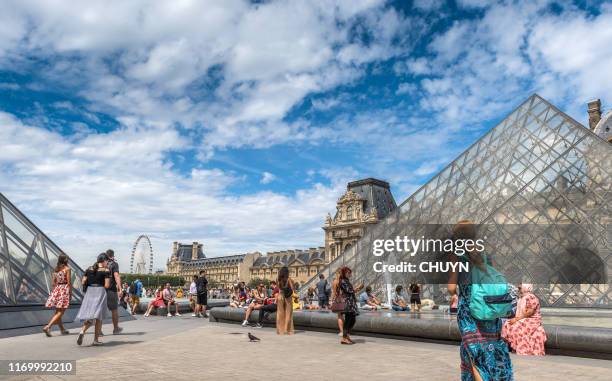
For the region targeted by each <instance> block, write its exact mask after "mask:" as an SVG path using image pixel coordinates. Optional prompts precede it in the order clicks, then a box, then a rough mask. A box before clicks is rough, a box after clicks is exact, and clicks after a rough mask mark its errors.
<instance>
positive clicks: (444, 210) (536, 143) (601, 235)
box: [302, 94, 612, 308]
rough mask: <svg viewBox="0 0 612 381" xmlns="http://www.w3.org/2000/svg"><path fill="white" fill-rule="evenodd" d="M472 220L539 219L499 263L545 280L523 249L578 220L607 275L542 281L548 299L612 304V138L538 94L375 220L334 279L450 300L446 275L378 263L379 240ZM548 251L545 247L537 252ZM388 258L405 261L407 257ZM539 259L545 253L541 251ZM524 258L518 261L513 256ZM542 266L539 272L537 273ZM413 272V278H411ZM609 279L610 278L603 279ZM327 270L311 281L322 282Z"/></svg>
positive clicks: (509, 242)
mask: <svg viewBox="0 0 612 381" xmlns="http://www.w3.org/2000/svg"><path fill="white" fill-rule="evenodd" d="M463 219H469V220H471V221H473V222H475V223H477V224H486V226H490V227H493V228H495V227H499V228H501V227H503V226H507V225H510V224H512V225H514V226H517V227H521V226H529V225H530V224H531V225H537V226H539V227H540V228H538V229H528V228H525V229H522V230H521V229H519V228H517V229H514V230H511V231H512V232H513V233H512V236H510V235H509V236H508V237H507V238H506V240H505V242H503V243H502V245H500V246H499V247H500V248H501V247H503V248H504V249H505V250H506V251H508V250H509V251H511V252H513V253H514V254H518V255H514V256H511V257H506V259H507V258H512V259H510V260H506V261H505V262H504V261H502V263H501V264H500V265H499V266H501V267H502V269H501V270H502V273H504V271H506V272H508V271H511V270H513V271H519V272H522V274H519V275H521V276H520V278H521V279H523V281H524V282H529V283H538V282H536V281H535V280H537V279H536V278H537V277H536V276H535V275H537V274H534V272H537V268H538V265H541V264H542V263H554V261H555V258H554V257H553V258H542V259H541V262H542V263H540V264H538V263H526V262H525V260H524V261H523V262H521V261H520V259H521V258H520V257H521V254H522V253H525V252H528V251H530V250H531V251H534V250H538V248H535V247H536V246H537V245H538V244H539V243H541V242H547V244H548V245H549V246H550V247H552V248H553V250H552V252H553V253H554V248H555V247H556V246H555V244H561V240H562V239H563V237H562V234H559V232H557V233H555V232H554V231H552V230H554V229H552V228H551V229H546V228H541V227H542V226H544V227H546V226H551V227H552V226H560V225H571V226H577V227H578V228H579V229H580V230H581V234H582V235H583V236H586V237H587V238H588V240H589V241H590V242H592V244H593V246H594V250H595V252H596V253H597V256H598V259H597V263H598V267H599V268H598V269H597V271H600V272H602V273H603V274H604V275H603V279H604V281H601V280H598V281H597V283H588V282H580V284H576V283H575V284H571V283H569V282H567V281H563V280H558V281H555V282H548V283H545V284H542V283H540V284H536V286H535V292H536V293H537V294H538V296H539V297H540V300H541V303H542V305H545V306H556V307H557V306H558V307H569V306H571V307H580V306H597V307H607V308H610V307H612V288H611V282H610V279H609V274H612V229H611V227H612V224H611V223H612V145H611V144H608V143H607V142H606V141H604V140H603V139H601V138H600V137H598V136H597V135H595V134H593V133H592V132H591V131H590V130H589V129H587V128H585V127H584V126H582V125H581V124H579V123H578V122H576V121H575V120H573V119H572V118H570V117H569V116H568V115H566V114H564V113H563V112H561V111H559V110H558V109H557V108H556V107H554V106H553V105H552V104H550V103H549V102H547V101H546V100H544V99H543V98H541V97H540V96H538V95H535V94H534V95H532V96H531V97H529V98H528V99H527V100H526V101H525V102H523V104H521V105H520V106H519V107H518V108H517V109H516V110H514V111H513V112H512V113H511V114H510V115H508V116H507V117H506V118H505V119H504V120H503V121H502V122H501V123H499V124H498V125H497V126H496V127H494V128H493V129H492V130H490V131H489V132H488V133H487V134H485V135H484V136H483V137H482V138H481V139H480V140H478V141H476V142H475V143H474V144H473V145H472V146H471V147H469V148H468V149H467V150H466V151H465V152H463V153H462V154H461V155H460V156H459V157H458V158H457V159H455V160H454V161H453V162H451V163H450V164H449V165H448V166H447V167H446V168H444V169H443V170H442V171H441V172H440V173H439V174H437V175H436V176H435V177H434V178H432V179H431V180H430V181H429V182H428V183H426V184H425V185H424V186H422V187H421V188H420V189H419V190H417V191H416V192H415V193H414V194H413V195H412V196H410V197H409V198H408V199H407V200H406V201H404V202H403V203H402V204H401V205H400V207H398V208H397V209H396V210H395V211H394V212H393V213H391V214H390V215H389V216H388V217H387V218H386V219H384V220H383V221H381V222H380V223H378V224H377V225H374V226H371V227H369V228H368V229H367V230H366V231H365V234H364V236H363V238H362V239H360V240H359V241H358V243H357V244H356V245H354V246H353V247H352V248H350V249H348V250H347V251H345V252H344V254H343V255H341V256H339V257H338V258H337V259H336V260H334V261H333V262H331V263H330V264H329V266H328V267H327V268H326V269H325V270H324V271H323V272H324V273H326V274H327V276H328V278H329V277H333V276H334V272H335V271H336V270H337V269H338V268H339V267H340V266H342V265H347V266H349V267H350V268H351V269H353V280H352V282H353V284H354V285H358V284H360V283H363V284H364V285H371V286H372V288H373V289H374V290H375V291H376V292H378V293H379V296H381V297H382V298H383V299H386V298H387V297H388V295H389V293H388V292H385V290H388V288H387V287H388V286H387V285H393V287H394V286H395V285H396V284H403V286H404V290H406V289H407V285H408V284H409V283H411V282H412V281H416V282H419V283H424V287H423V297H425V298H431V299H434V301H435V302H436V303H444V302H445V301H446V297H447V296H446V294H447V293H446V292H445V288H446V282H445V281H444V280H440V282H438V283H439V284H432V283H433V282H429V284H426V283H427V282H423V279H422V277H421V278H420V277H419V274H418V273H417V274H411V275H408V274H406V273H389V272H385V273H380V272H375V271H374V270H373V264H374V262H376V261H380V258H378V257H375V256H373V255H372V243H373V241H374V240H375V239H388V238H390V237H395V236H404V235H407V236H413V237H415V236H416V237H418V236H420V232H419V230H418V229H422V227H423V226H424V225H426V224H454V223H456V222H457V221H459V220H463ZM536 254H539V253H536ZM394 256H395V257H396V258H391V259H389V258H387V259H386V260H387V261H389V262H391V263H399V262H400V261H402V260H403V259H404V258H401V255H400V254H397V253H395V254H394ZM530 258H538V257H537V255H534V256H531V257H530ZM513 261H515V263H512V262H513ZM534 269H535V270H534ZM409 277H410V278H412V279H408V278H409ZM600 279H601V278H600ZM317 280H318V279H317V277H315V278H313V279H312V280H310V281H309V282H308V283H306V284H304V285H303V286H302V290H305V289H307V288H308V287H310V286H311V283H314V282H316V281H317Z"/></svg>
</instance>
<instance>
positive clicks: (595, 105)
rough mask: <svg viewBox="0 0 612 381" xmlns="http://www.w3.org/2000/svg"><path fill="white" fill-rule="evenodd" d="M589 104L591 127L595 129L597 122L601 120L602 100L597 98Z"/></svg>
mask: <svg viewBox="0 0 612 381" xmlns="http://www.w3.org/2000/svg"><path fill="white" fill-rule="evenodd" d="M587 106H588V112H589V128H590V129H591V130H594V129H595V126H597V123H599V121H600V120H601V101H600V100H599V99H595V100H594V101H590V102H589V103H587Z"/></svg>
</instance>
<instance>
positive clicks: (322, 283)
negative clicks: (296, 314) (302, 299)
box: [316, 274, 330, 310]
mask: <svg viewBox="0 0 612 381" xmlns="http://www.w3.org/2000/svg"><path fill="white" fill-rule="evenodd" d="M316 291H317V297H318V298H319V307H320V308H321V309H322V310H323V309H327V307H328V305H329V294H330V286H329V283H328V282H327V279H325V275H323V274H321V275H319V281H318V282H317V288H316Z"/></svg>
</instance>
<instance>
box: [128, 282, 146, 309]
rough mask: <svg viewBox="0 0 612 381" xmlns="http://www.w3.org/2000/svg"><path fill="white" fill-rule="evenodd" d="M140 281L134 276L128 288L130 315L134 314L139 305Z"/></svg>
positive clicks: (141, 286)
mask: <svg viewBox="0 0 612 381" xmlns="http://www.w3.org/2000/svg"><path fill="white" fill-rule="evenodd" d="M142 288H143V285H142V282H141V281H140V279H138V278H136V280H135V281H134V282H132V285H131V286H130V289H129V294H130V303H131V304H132V315H136V309H137V308H138V306H139V305H140V295H141V294H142Z"/></svg>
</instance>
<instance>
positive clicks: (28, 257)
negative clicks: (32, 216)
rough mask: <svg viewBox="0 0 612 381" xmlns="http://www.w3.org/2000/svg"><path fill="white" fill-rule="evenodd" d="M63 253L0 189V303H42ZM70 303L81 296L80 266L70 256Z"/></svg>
mask: <svg viewBox="0 0 612 381" xmlns="http://www.w3.org/2000/svg"><path fill="white" fill-rule="evenodd" d="M60 253H62V251H61V249H60V248H59V247H57V245H55V244H54V243H53V242H52V241H51V240H50V239H49V238H48V237H47V236H46V235H45V234H44V233H43V232H42V231H40V230H39V229H38V228H37V227H36V226H35V225H34V224H33V223H32V222H31V221H30V220H28V218H27V217H26V216H25V215H23V213H21V212H20V211H19V210H18V209H17V208H16V207H15V206H14V205H13V204H11V202H10V201H9V200H8V199H7V198H5V197H4V196H3V195H2V194H1V193H0V305H13V306H18V305H44V303H45V302H46V300H47V297H48V295H49V292H50V291H51V284H52V283H51V276H52V273H53V269H54V268H55V265H56V264H57V258H58V256H59V254H60ZM69 265H70V268H71V269H72V278H73V279H72V280H71V281H72V284H73V286H74V287H75V288H74V289H73V292H72V294H73V298H72V302H73V303H78V302H80V301H81V300H82V297H83V295H82V292H81V289H80V280H81V278H82V277H83V270H82V269H81V268H80V267H79V266H77V265H76V263H74V262H73V261H72V260H70V261H69Z"/></svg>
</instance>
